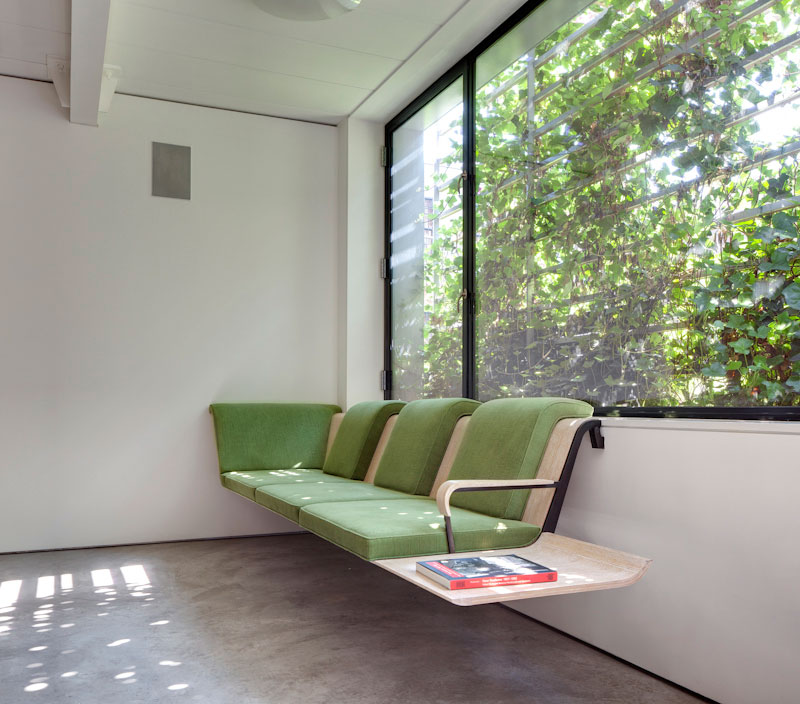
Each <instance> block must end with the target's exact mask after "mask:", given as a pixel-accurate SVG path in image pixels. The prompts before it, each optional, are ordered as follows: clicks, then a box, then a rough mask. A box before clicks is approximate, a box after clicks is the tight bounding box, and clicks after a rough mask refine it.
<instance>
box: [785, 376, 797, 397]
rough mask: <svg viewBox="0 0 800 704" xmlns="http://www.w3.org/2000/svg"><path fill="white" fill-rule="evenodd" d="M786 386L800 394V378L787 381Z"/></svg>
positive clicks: (794, 377) (791, 378)
mask: <svg viewBox="0 0 800 704" xmlns="http://www.w3.org/2000/svg"><path fill="white" fill-rule="evenodd" d="M786 386H788V387H789V388H790V389H792V390H793V391H797V392H798V393H800V376H793V377H790V378H789V379H788V380H787V381H786Z"/></svg>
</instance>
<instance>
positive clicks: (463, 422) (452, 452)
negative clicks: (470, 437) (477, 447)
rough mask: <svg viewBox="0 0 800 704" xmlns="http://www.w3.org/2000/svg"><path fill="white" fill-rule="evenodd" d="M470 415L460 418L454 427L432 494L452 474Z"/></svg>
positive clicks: (432, 494)
mask: <svg viewBox="0 0 800 704" xmlns="http://www.w3.org/2000/svg"><path fill="white" fill-rule="evenodd" d="M469 419H470V416H464V417H463V418H459V419H458V421H457V422H456V424H455V427H454V428H453V434H452V435H451V436H450V442H449V443H448V444H447V449H446V450H445V453H444V457H442V463H441V464H440V465H439V471H438V472H437V473H436V479H435V480H434V482H433V489H431V493H430V496H436V492H437V491H439V487H440V486H441V485H442V484H444V483H445V482H446V481H447V478H448V476H450V470H451V469H452V468H453V462H455V459H456V455H457V454H458V450H459V448H460V447H461V442H462V441H463V440H464V433H466V432H467V425H469Z"/></svg>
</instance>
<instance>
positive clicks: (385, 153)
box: [381, 147, 389, 166]
mask: <svg viewBox="0 0 800 704" xmlns="http://www.w3.org/2000/svg"><path fill="white" fill-rule="evenodd" d="M388 163H389V150H388V149H387V148H386V147H381V166H386V165H387V164H388Z"/></svg>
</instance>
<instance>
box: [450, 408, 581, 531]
mask: <svg viewBox="0 0 800 704" xmlns="http://www.w3.org/2000/svg"><path fill="white" fill-rule="evenodd" d="M591 415H592V407H591V406H590V405H589V404H588V403H584V402H583V401H573V400H571V399H566V398H502V399H496V400H494V401H487V402H486V403H484V404H482V405H481V407H480V408H478V409H477V410H476V411H475V413H473V414H472V418H471V419H470V421H469V425H468V426H467V432H466V433H465V434H464V440H463V442H462V443H461V448H460V449H459V451H458V455H456V459H455V461H454V462H453V468H452V469H451V470H450V476H449V477H448V478H449V479H533V478H535V477H536V472H538V470H539V462H540V461H541V459H542V455H543V454H544V450H545V448H546V447H547V443H548V441H549V439H550V434H551V433H552V432H553V428H554V427H555V425H556V423H558V421H560V420H563V419H564V418H587V417H589V416H591ZM529 494H530V490H526V491H476V492H462V493H456V494H453V498H452V500H451V502H450V503H451V504H452V505H453V506H460V507H461V508H467V509H470V510H472V511H478V512H479V513H484V514H486V515H488V516H495V517H497V518H510V519H514V520H519V519H520V518H521V517H522V512H523V511H524V509H525V503H526V502H527V500H528V496H529Z"/></svg>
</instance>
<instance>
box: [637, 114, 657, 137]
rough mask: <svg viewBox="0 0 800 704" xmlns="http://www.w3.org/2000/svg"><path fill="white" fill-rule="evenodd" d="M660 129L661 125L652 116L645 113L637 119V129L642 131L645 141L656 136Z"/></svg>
mask: <svg viewBox="0 0 800 704" xmlns="http://www.w3.org/2000/svg"><path fill="white" fill-rule="evenodd" d="M660 127H661V125H660V124H659V121H658V119H656V117H655V116H654V115H648V114H647V113H645V114H644V115H642V116H641V117H639V129H640V130H641V131H642V136H643V137H645V139H648V138H650V137H652V136H653V135H654V134H656V133H657V132H658V131H659V129H660Z"/></svg>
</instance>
